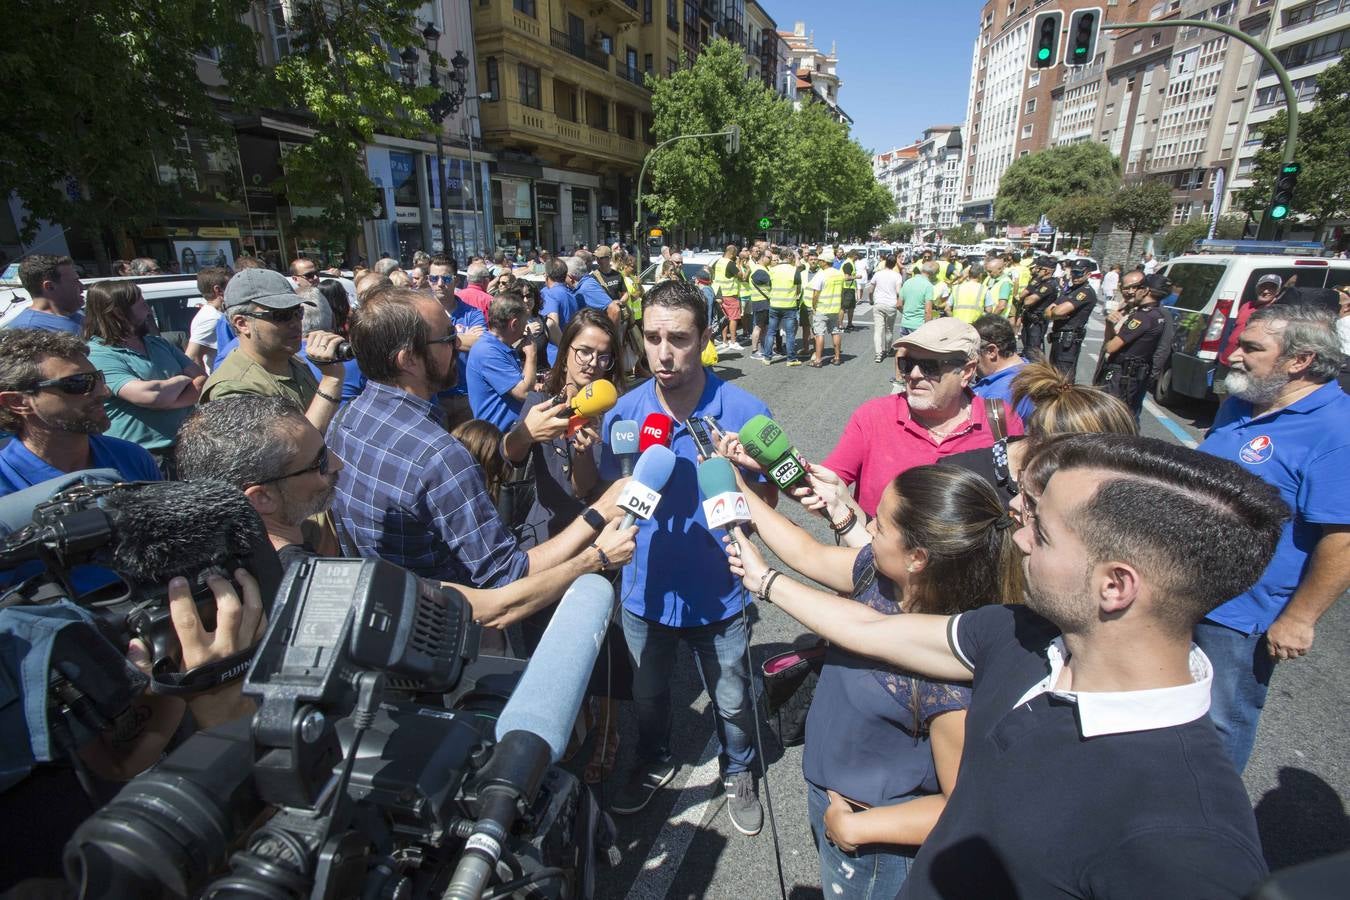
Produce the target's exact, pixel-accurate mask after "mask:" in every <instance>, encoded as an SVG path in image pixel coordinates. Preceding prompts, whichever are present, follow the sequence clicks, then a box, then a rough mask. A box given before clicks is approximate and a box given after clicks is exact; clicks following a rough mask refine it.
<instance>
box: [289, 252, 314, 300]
mask: <svg viewBox="0 0 1350 900" xmlns="http://www.w3.org/2000/svg"><path fill="white" fill-rule="evenodd" d="M318 283H319V266H318V264H317V263H316V262H314V260H312V259H306V258H305V257H303V256H300V257H296V258H295V259H293V260H291V284H293V285H295V292H296V293H297V294H298V293H300V292H301V291H303V290H304V289H305V288H311V287H314V285H316V284H318Z"/></svg>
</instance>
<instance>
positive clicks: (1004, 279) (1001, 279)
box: [984, 273, 1015, 319]
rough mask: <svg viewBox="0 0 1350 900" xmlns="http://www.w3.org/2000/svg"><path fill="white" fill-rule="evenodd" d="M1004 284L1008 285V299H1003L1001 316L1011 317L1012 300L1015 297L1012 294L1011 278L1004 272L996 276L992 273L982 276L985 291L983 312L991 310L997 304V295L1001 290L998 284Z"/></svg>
mask: <svg viewBox="0 0 1350 900" xmlns="http://www.w3.org/2000/svg"><path fill="white" fill-rule="evenodd" d="M1004 284H1006V285H1007V286H1008V299H1007V300H1006V301H1005V305H1004V307H1003V312H1002V316H1003V317H1004V318H1005V319H1011V318H1012V314H1013V300H1014V299H1015V297H1014V295H1013V290H1012V287H1013V282H1012V279H1011V278H1009V277H1008V276H1007V274H1006V273H1005V274H1003V275H1000V276H998V277H997V278H994V277H993V276H992V275H986V276H984V291H985V296H984V302H985V306H986V309H985V312H993V311H994V308H995V307H997V306H998V295H999V293H1000V291H1001V290H1002V289H1001V287H1000V285H1004Z"/></svg>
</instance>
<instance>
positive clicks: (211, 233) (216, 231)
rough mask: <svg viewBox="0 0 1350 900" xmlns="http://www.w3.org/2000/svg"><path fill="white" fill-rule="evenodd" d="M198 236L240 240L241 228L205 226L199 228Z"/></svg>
mask: <svg viewBox="0 0 1350 900" xmlns="http://www.w3.org/2000/svg"><path fill="white" fill-rule="evenodd" d="M197 237H203V238H225V239H229V238H234V239H235V240H238V239H239V229H238V228H235V227H233V226H230V227H219V228H216V227H207V226H203V227H201V228H198V229H197Z"/></svg>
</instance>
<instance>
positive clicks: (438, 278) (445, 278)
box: [427, 275, 455, 284]
mask: <svg viewBox="0 0 1350 900" xmlns="http://www.w3.org/2000/svg"><path fill="white" fill-rule="evenodd" d="M454 280H455V276H453V275H428V276H427V283H428V284H453V283H454Z"/></svg>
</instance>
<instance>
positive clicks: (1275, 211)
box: [1270, 203, 1289, 219]
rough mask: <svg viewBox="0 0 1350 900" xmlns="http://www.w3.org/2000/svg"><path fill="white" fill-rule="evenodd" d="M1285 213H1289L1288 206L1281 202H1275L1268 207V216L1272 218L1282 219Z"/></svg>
mask: <svg viewBox="0 0 1350 900" xmlns="http://www.w3.org/2000/svg"><path fill="white" fill-rule="evenodd" d="M1287 215H1289V207H1287V206H1285V205H1284V204H1283V203H1276V204H1275V205H1274V206H1272V207H1271V208H1270V217H1271V218H1272V219H1283V218H1284V217H1285V216H1287Z"/></svg>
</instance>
